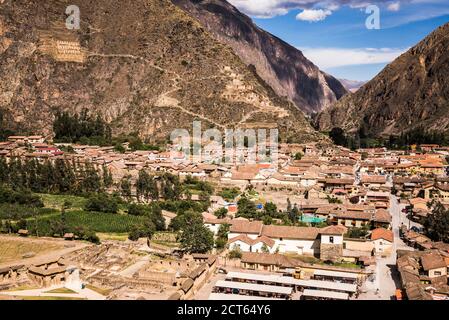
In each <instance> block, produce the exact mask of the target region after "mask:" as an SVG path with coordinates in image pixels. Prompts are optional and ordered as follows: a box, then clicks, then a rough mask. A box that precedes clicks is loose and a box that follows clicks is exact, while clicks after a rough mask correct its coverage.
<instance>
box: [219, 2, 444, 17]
mask: <svg viewBox="0 0 449 320" xmlns="http://www.w3.org/2000/svg"><path fill="white" fill-rule="evenodd" d="M228 1H229V2H230V3H231V4H233V5H234V6H236V7H237V8H238V9H239V10H241V11H243V12H244V13H246V14H248V15H250V16H253V17H258V18H271V17H275V16H280V15H285V14H287V13H288V12H289V11H291V10H297V9H302V10H306V9H309V10H311V9H314V10H318V9H322V10H330V11H335V10H337V9H338V8H339V7H341V6H344V5H349V6H350V7H352V8H362V7H366V6H368V5H369V4H382V3H384V4H385V3H389V2H392V1H395V0H228ZM402 1H406V2H410V1H412V0H402ZM418 1H419V0H418ZM420 1H423V0H420ZM427 1H437V0H427ZM438 1H440V0H438Z"/></svg>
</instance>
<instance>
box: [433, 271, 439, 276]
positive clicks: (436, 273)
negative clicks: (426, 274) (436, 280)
mask: <svg viewBox="0 0 449 320" xmlns="http://www.w3.org/2000/svg"><path fill="white" fill-rule="evenodd" d="M433 274H434V275H436V276H441V271H434V272H433Z"/></svg>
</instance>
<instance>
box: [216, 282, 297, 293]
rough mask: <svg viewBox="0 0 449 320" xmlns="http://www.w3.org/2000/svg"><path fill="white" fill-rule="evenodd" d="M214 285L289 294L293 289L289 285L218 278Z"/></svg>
mask: <svg viewBox="0 0 449 320" xmlns="http://www.w3.org/2000/svg"><path fill="white" fill-rule="evenodd" d="M215 287H220V288H230V289H239V290H251V291H259V292H269V293H279V294H291V293H292V291H293V289H292V288H289V287H280V286H270V285H265V284H255V283H245V282H234V281H224V280H219V281H217V283H216V284H215Z"/></svg>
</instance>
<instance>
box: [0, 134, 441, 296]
mask: <svg viewBox="0 0 449 320" xmlns="http://www.w3.org/2000/svg"><path fill="white" fill-rule="evenodd" d="M170 147H171V146H169V145H167V146H166V147H165V148H159V150H156V148H153V149H154V150H135V149H134V148H132V146H130V143H128V142H125V143H122V144H121V145H120V148H117V146H115V147H114V146H105V147H101V146H92V145H79V144H75V143H54V142H52V141H51V139H47V138H45V137H43V136H38V135H35V136H9V137H8V138H7V139H6V141H4V142H0V171H1V172H0V186H1V188H2V189H1V190H0V221H1V225H0V231H1V232H2V234H1V235H0V240H1V241H0V243H1V244H0V299H25V300H26V299H50V300H58V299H82V300H86V299H92V300H114V299H144V300H154V299H169V300H356V299H359V300H390V299H395V300H402V299H408V300H448V299H449V285H448V277H449V274H448V270H449V229H448V226H449V176H447V169H448V166H449V165H448V162H447V160H446V159H447V158H448V157H449V147H444V146H439V145H436V144H420V145H412V146H411V148H409V149H407V150H388V149H386V148H364V149H357V150H350V149H347V148H344V147H341V146H336V145H333V144H330V143H329V144H328V145H325V146H323V145H319V144H288V143H283V144H280V145H279V150H278V155H277V163H270V161H266V162H259V163H251V164H246V163H245V161H243V162H242V163H226V162H223V163H211V162H210V161H209V162H198V161H196V160H195V161H193V160H192V159H191V158H189V157H187V156H186V155H185V154H184V153H183V152H175V153H174V152H170V151H169V150H170ZM243 154H244V156H247V155H246V154H245V153H243ZM41 176H45V177H46V178H45V179H40V177H41ZM41 180H45V181H46V182H45V183H44V182H42V183H41V182H39V181H41ZM49 181H50V182H49ZM22 187H23V189H24V190H25V189H26V190H27V192H24V193H23V194H22V195H19V194H17V191H15V190H19V189H20V188H22ZM19 193H20V192H19ZM34 203H37V204H36V205H34Z"/></svg>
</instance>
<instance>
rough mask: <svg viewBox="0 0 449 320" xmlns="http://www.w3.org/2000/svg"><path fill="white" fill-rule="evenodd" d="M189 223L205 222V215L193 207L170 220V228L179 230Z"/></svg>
mask: <svg viewBox="0 0 449 320" xmlns="http://www.w3.org/2000/svg"><path fill="white" fill-rule="evenodd" d="M189 223H201V224H202V223H203V217H202V216H201V214H200V213H198V212H195V211H193V210H191V209H189V210H187V211H185V212H183V213H179V214H178V215H177V216H176V217H175V218H173V219H172V221H171V222H170V226H169V229H171V230H173V231H179V230H182V229H184V228H185V227H186V226H187V225H188V224H189Z"/></svg>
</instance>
